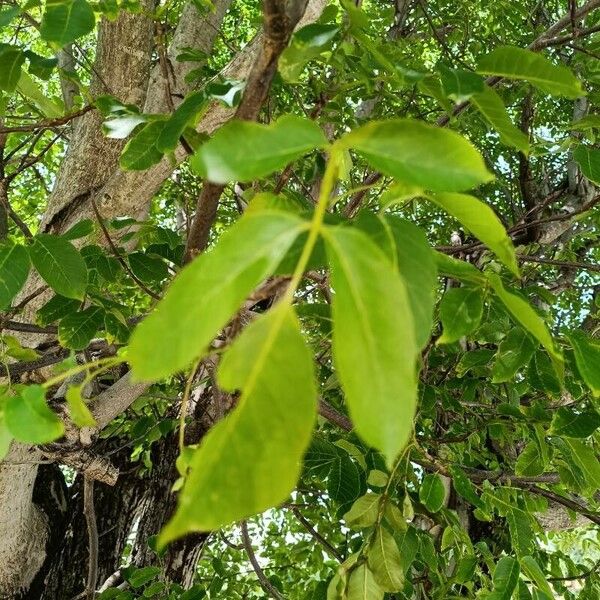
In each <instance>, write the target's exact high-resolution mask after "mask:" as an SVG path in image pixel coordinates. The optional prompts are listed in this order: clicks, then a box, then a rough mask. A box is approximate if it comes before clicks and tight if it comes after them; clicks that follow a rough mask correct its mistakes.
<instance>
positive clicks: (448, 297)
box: [437, 287, 483, 344]
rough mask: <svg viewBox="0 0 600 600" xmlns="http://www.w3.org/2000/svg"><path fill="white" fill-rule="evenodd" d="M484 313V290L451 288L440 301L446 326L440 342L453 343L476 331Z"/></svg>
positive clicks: (444, 325)
mask: <svg viewBox="0 0 600 600" xmlns="http://www.w3.org/2000/svg"><path fill="white" fill-rule="evenodd" d="M482 315H483V290H482V289H481V288H476V287H459V288H450V289H449V290H448V291H447V292H446V293H445V294H444V296H443V298H442V302H441V303H440V319H441V321H442V325H443V327H444V330H443V333H442V335H441V337H440V338H439V339H438V340H437V343H438V344H451V343H452V342H455V341H457V340H459V339H460V338H461V337H463V336H465V335H468V334H469V333H471V332H472V331H474V330H475V329H476V328H477V326H478V325H479V323H480V321H481V317H482Z"/></svg>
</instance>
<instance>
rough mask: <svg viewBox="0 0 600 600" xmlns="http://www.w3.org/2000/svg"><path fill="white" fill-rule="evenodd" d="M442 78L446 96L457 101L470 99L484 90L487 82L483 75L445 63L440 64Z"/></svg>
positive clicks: (439, 69)
mask: <svg viewBox="0 0 600 600" xmlns="http://www.w3.org/2000/svg"><path fill="white" fill-rule="evenodd" d="M438 71H439V72H440V79H441V81H442V86H443V88H444V92H445V94H446V96H449V97H450V98H452V99H453V100H454V101H455V102H462V101H464V100H468V99H469V98H471V96H473V94H476V93H478V92H483V90H484V88H485V83H484V81H483V77H481V76H480V75H477V73H473V72H472V71H465V70H462V69H449V68H448V67H446V66H445V65H443V64H440V65H439V66H438Z"/></svg>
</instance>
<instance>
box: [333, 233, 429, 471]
mask: <svg viewBox="0 0 600 600" xmlns="http://www.w3.org/2000/svg"><path fill="white" fill-rule="evenodd" d="M324 235H325V239H326V242H327V252H328V255H329V259H330V263H331V268H332V274H331V277H332V284H333V289H334V291H335V295H334V297H333V357H334V364H335V366H336V369H337V374H338V378H339V380H340V382H341V384H342V387H343V389H344V392H345V397H346V401H347V403H348V406H349V409H350V415H351V417H352V420H353V422H354V424H355V426H356V430H357V432H358V433H359V435H361V436H362V437H363V438H364V439H365V441H366V442H367V443H368V444H370V445H372V446H373V447H375V448H377V449H379V450H381V451H382V452H383V454H384V455H385V457H386V459H387V462H388V464H391V463H392V462H393V460H394V459H395V457H396V456H397V455H398V453H399V452H400V450H401V449H402V448H403V447H404V445H405V444H406V442H407V441H408V439H409V437H410V435H411V432H412V427H413V423H412V422H413V417H414V414H415V406H416V396H417V386H416V358H417V353H418V348H417V346H416V343H415V340H414V325H413V320H412V315H411V309H410V303H409V300H408V294H407V292H406V289H405V286H404V284H403V282H402V279H401V278H400V276H399V275H398V273H397V271H396V270H395V269H394V267H393V264H392V263H391V262H390V261H389V260H388V259H387V258H386V256H385V255H384V254H383V252H382V251H381V250H380V249H379V248H378V247H377V246H376V245H375V244H374V243H373V242H372V241H371V239H370V238H369V237H368V236H367V235H366V234H364V233H363V232H361V231H358V230H355V229H350V228H345V227H327V228H326V230H325V232H324ZM398 314H401V315H402V317H403V318H402V319H398V318H397V317H396V315H398Z"/></svg>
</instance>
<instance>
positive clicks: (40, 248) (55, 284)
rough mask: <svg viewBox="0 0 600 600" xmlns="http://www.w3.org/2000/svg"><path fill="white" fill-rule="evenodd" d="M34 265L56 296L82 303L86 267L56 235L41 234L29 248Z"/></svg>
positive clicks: (66, 243) (85, 283)
mask: <svg viewBox="0 0 600 600" xmlns="http://www.w3.org/2000/svg"><path fill="white" fill-rule="evenodd" d="M29 256H30V258H31V262H32V263H33V266H34V267H35V268H36V269H37V272H38V273H39V274H40V275H41V276H42V279H44V281H45V282H46V283H47V284H48V285H49V286H50V287H51V288H52V289H53V290H54V291H55V292H56V293H57V294H60V295H61V296H65V297H67V298H75V299H76V300H82V299H83V296H84V294H85V289H86V287H87V267H86V265H85V261H84V260H83V257H82V256H81V254H80V253H79V252H78V251H77V250H76V249H75V247H74V246H73V245H72V244H71V243H70V242H68V241H67V240H65V239H64V238H62V237H60V236H57V235H49V234H46V233H40V234H38V235H36V236H35V238H33V245H32V246H30V247H29Z"/></svg>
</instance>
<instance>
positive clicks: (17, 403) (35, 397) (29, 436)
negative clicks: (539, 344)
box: [4, 385, 65, 444]
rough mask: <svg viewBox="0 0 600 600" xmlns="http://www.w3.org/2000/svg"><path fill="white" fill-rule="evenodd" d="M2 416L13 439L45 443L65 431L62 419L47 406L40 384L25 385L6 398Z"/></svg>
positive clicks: (31, 442)
mask: <svg viewBox="0 0 600 600" xmlns="http://www.w3.org/2000/svg"><path fill="white" fill-rule="evenodd" d="M4 418H5V420H6V426H7V427H8V429H9V431H10V433H11V434H12V435H13V436H14V437H15V439H17V440H19V441H21V442H27V443H30V444H47V443H48V442H52V441H54V440H56V439H58V438H59V437H61V436H62V435H63V433H64V431H65V427H64V425H63V423H62V421H61V420H60V419H59V418H58V417H57V416H56V414H55V413H54V412H52V411H51V410H50V408H48V405H47V404H46V394H45V391H44V388H43V387H42V386H41V385H30V386H27V387H25V388H23V390H22V391H21V393H20V394H19V395H17V396H11V397H10V398H8V399H7V401H6V404H5V407H4Z"/></svg>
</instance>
